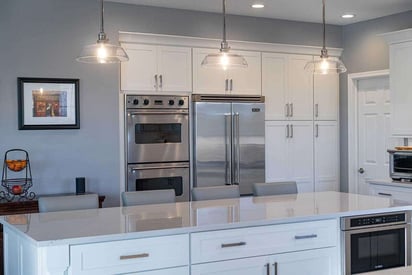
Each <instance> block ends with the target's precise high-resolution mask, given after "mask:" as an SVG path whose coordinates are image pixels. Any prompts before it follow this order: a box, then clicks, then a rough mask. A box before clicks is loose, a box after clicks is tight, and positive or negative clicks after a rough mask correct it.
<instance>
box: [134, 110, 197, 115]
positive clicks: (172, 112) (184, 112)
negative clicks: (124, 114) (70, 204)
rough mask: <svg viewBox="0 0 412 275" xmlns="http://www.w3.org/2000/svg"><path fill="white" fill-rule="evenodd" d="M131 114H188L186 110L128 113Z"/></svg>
mask: <svg viewBox="0 0 412 275" xmlns="http://www.w3.org/2000/svg"><path fill="white" fill-rule="evenodd" d="M129 114H130V115H131V116H139V115H143V114H144V115H186V116H187V115H189V112H187V111H181V112H175V111H166V112H159V111H155V112H133V113H129Z"/></svg>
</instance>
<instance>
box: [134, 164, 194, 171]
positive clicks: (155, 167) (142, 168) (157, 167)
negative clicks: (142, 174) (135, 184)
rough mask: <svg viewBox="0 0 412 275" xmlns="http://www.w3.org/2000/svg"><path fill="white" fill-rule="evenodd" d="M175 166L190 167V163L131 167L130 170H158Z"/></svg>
mask: <svg viewBox="0 0 412 275" xmlns="http://www.w3.org/2000/svg"><path fill="white" fill-rule="evenodd" d="M173 168H189V165H176V166H172V165H171V166H147V167H137V168H130V170H131V171H140V170H157V169H173Z"/></svg>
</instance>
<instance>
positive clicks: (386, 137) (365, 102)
mask: <svg viewBox="0 0 412 275" xmlns="http://www.w3.org/2000/svg"><path fill="white" fill-rule="evenodd" d="M357 86H358V87H357V88H358V166H359V167H358V192H359V193H360V194H368V193H369V191H368V185H367V181H368V180H371V179H378V180H382V179H388V180H389V179H390V178H389V167H388V160H389V157H388V153H387V149H389V148H393V147H394V146H396V145H397V144H400V143H401V140H400V139H398V138H393V137H391V125H390V124H391V123H390V121H391V114H390V105H391V101H390V91H389V77H388V76H385V77H374V78H368V79H361V80H358V83H357Z"/></svg>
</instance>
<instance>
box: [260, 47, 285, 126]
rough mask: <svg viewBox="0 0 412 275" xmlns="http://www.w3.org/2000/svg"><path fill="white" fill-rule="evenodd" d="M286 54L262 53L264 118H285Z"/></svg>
mask: <svg viewBox="0 0 412 275" xmlns="http://www.w3.org/2000/svg"><path fill="white" fill-rule="evenodd" d="M287 60H288V58H287V55H285V54H275V53H262V95H264V96H265V119H266V120H285V119H287V109H286V103H287V81H286V80H287V78H286V73H287Z"/></svg>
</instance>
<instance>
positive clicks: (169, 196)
mask: <svg viewBox="0 0 412 275" xmlns="http://www.w3.org/2000/svg"><path fill="white" fill-rule="evenodd" d="M122 202H123V206H132V205H142V204H157V203H173V202H176V195H175V190H173V189H166V190H146V191H131V192H123V193H122Z"/></svg>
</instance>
